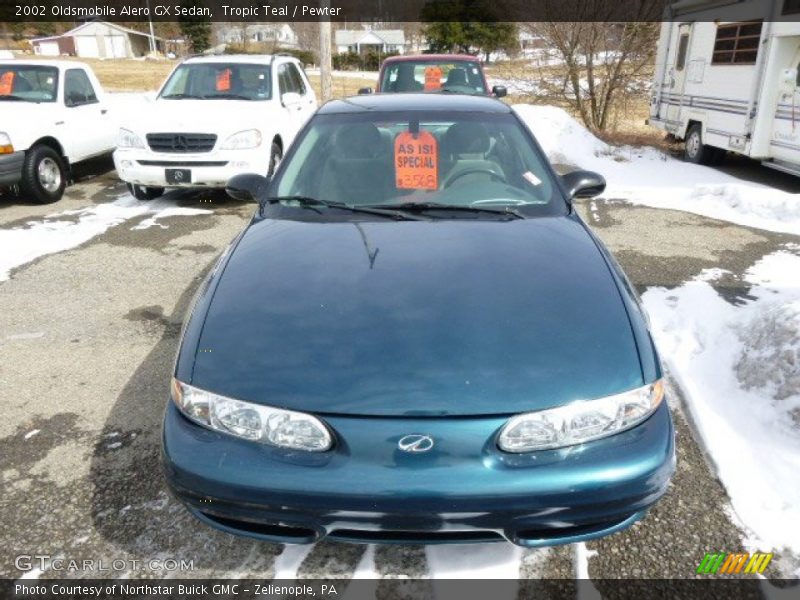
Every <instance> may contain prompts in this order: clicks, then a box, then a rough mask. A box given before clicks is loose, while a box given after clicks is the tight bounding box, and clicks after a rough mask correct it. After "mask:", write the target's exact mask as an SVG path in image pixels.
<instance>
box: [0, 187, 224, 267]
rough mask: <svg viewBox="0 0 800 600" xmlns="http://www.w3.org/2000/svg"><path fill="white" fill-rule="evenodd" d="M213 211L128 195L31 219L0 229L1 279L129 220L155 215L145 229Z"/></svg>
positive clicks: (148, 221)
mask: <svg viewBox="0 0 800 600" xmlns="http://www.w3.org/2000/svg"><path fill="white" fill-rule="evenodd" d="M210 212H211V211H210V210H204V209H196V208H182V207H176V206H175V205H174V204H173V203H171V202H169V201H168V200H163V199H162V200H156V201H153V202H139V201H138V200H136V199H134V198H133V197H131V196H129V195H127V194H125V195H123V196H120V197H119V198H118V199H117V200H115V201H114V202H109V203H105V204H99V205H97V206H88V207H86V208H80V209H77V210H66V211H63V212H60V213H55V214H52V215H48V216H46V217H44V219H43V220H41V221H34V220H31V221H29V222H28V223H27V224H26V225H25V226H24V227H15V228H14V229H4V230H0V249H2V252H0V281H5V280H6V279H8V278H9V275H10V273H11V270H12V269H14V268H16V267H19V266H21V265H24V264H27V263H29V262H31V261H33V260H36V259H37V258H39V257H41V256H45V255H47V254H55V253H57V252H63V251H64V250H69V249H71V248H75V247H77V246H80V245H81V244H83V243H85V242H87V241H89V240H90V239H92V238H94V237H96V236H98V235H101V234H103V233H105V232H106V231H107V230H108V229H110V228H111V227H115V226H117V225H119V224H121V223H123V222H125V221H127V220H129V219H133V218H135V217H139V216H142V215H152V216H151V217H150V218H149V219H146V220H145V221H143V222H142V223H140V226H139V227H137V229H143V228H146V227H148V226H150V225H153V224H155V223H156V220H157V219H159V218H162V217H166V216H170V217H172V216H177V215H199V214H206V213H210Z"/></svg>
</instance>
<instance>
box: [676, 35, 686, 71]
mask: <svg viewBox="0 0 800 600" xmlns="http://www.w3.org/2000/svg"><path fill="white" fill-rule="evenodd" d="M688 47H689V34H688V33H684V34H683V35H682V36H681V41H680V42H678V58H677V60H676V61H675V69H676V70H678V71H683V67H684V66H686V50H687V48H688Z"/></svg>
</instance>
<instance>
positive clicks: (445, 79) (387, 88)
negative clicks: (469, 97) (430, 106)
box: [380, 60, 488, 94]
mask: <svg viewBox="0 0 800 600" xmlns="http://www.w3.org/2000/svg"><path fill="white" fill-rule="evenodd" d="M380 90H381V92H384V93H406V92H454V93H458V94H488V92H487V90H486V84H485V82H484V80H483V75H482V74H481V68H480V65H478V63H477V62H475V61H433V60H418V61H412V60H403V61H398V62H394V63H390V64H389V65H387V66H386V68H385V69H384V71H383V76H382V77H381V83H380Z"/></svg>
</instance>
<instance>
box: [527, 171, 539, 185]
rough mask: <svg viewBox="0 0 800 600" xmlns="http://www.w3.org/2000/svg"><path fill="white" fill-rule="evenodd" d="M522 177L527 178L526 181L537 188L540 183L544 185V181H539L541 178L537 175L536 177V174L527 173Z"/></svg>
mask: <svg viewBox="0 0 800 600" xmlns="http://www.w3.org/2000/svg"><path fill="white" fill-rule="evenodd" d="M522 176H523V177H524V178H525V181H527V182H528V183H530V184H531V185H533V186H537V185H539V184H540V183H542V180H541V179H539V178H538V177H537V176H536V175H534V174H533V173H531V172H530V171H525V172H524V173H523V174H522Z"/></svg>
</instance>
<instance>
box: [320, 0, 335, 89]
mask: <svg viewBox="0 0 800 600" xmlns="http://www.w3.org/2000/svg"><path fill="white" fill-rule="evenodd" d="M330 5H331V3H330V0H320V7H321V8H327V9H330ZM323 14H324V15H325V16H324V17H323V18H322V20H321V21H320V22H319V78H320V86H321V88H322V101H323V102H327V101H328V100H330V99H331V98H332V97H333V77H332V74H331V71H332V70H333V60H332V58H331V18H330V16H329V12H328V11H324V12H323Z"/></svg>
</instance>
